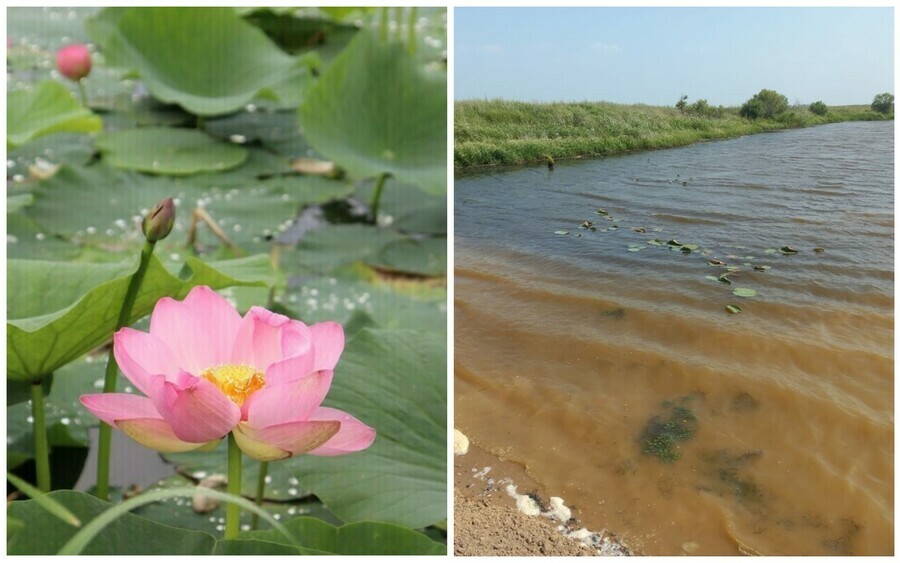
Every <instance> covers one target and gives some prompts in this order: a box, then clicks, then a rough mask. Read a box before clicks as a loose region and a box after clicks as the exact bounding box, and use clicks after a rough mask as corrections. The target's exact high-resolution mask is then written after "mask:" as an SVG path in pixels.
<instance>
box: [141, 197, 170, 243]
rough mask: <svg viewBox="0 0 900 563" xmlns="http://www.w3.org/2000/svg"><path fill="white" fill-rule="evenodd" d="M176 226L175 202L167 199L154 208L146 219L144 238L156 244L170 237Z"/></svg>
mask: <svg viewBox="0 0 900 563" xmlns="http://www.w3.org/2000/svg"><path fill="white" fill-rule="evenodd" d="M174 224H175V202H174V201H172V198H170V197H167V198H166V199H164V200H162V201H161V202H159V203H157V204H156V205H155V206H153V209H151V210H150V213H148V214H147V216H146V217H145V218H144V224H143V228H144V236H145V237H147V240H148V241H150V242H156V241H159V240H162V239H164V238H166V237H167V236H169V233H171V232H172V226H173V225H174Z"/></svg>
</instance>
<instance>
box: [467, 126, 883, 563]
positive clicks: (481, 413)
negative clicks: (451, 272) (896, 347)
mask: <svg viewBox="0 0 900 563" xmlns="http://www.w3.org/2000/svg"><path fill="white" fill-rule="evenodd" d="M893 152H894V151H893V124H892V123H890V122H876V123H844V124H835V125H828V126H822V127H816V128H810V129H801V130H795V131H787V132H783V133H775V134H764V135H755V136H750V137H744V138H740V139H734V140H729V141H720V142H714V143H705V144H698V145H693V146H690V147H686V148H681V149H672V150H665V151H657V152H648V153H638V154H633V155H628V156H624V157H618V158H608V159H604V160H591V161H574V162H560V163H558V164H557V166H556V170H554V171H553V172H548V171H547V170H546V169H544V168H537V167H535V168H524V169H513V170H502V171H491V172H488V173H480V174H470V175H463V176H462V177H459V178H458V179H457V182H456V187H455V191H456V195H455V197H456V218H455V229H456V244H455V248H456V272H455V275H456V277H455V299H456V302H455V326H456V335H455V339H456V358H455V364H456V387H455V389H456V404H455V409H456V418H457V422H456V426H457V427H458V428H460V429H461V430H462V431H463V432H465V433H466V434H467V435H469V436H470V437H471V438H472V439H473V440H474V441H475V442H476V443H477V444H479V445H481V446H482V447H485V448H486V449H489V450H490V451H492V452H494V453H495V454H497V455H500V456H501V457H503V458H506V459H511V460H515V461H518V462H521V463H523V464H525V465H526V466H527V469H528V472H529V473H530V474H531V475H532V476H533V477H534V478H535V479H536V480H537V481H539V482H540V483H542V484H543V485H544V486H546V488H547V490H548V491H551V492H552V494H558V495H559V496H562V497H563V498H565V499H566V500H567V501H570V502H572V503H573V504H576V506H577V507H578V509H579V510H580V512H581V514H582V516H583V518H584V520H585V523H586V525H587V526H588V527H589V528H591V527H594V528H602V527H608V528H609V529H612V530H615V531H616V532H618V533H620V534H622V535H623V536H624V537H625V538H626V539H628V540H630V541H631V542H632V544H633V545H634V546H635V547H637V548H638V549H639V550H642V551H643V552H645V553H648V554H678V553H682V552H683V549H687V550H689V551H691V552H693V553H695V554H737V553H738V552H739V551H742V552H745V553H763V554H851V553H852V554H882V555H884V554H892V553H893V503H894V498H893V457H894V451H893V396H894V391H893V304H894V297H893V254H894V248H893V240H894V238H893V228H894V221H893V198H894V195H893ZM598 209H602V212H598ZM584 221H589V222H590V227H593V230H591V229H590V228H579V225H582V223H583V222H584ZM613 226H615V227H617V228H616V229H612V227H613ZM556 231H567V232H568V234H565V235H563V234H555V232H556ZM650 241H653V242H650ZM669 241H675V242H676V243H678V245H674V244H668V243H669ZM685 245H690V246H689V247H688V248H689V249H691V251H690V252H688V251H687V250H684V249H683V247H684V246H685ZM694 245H696V246H694ZM785 246H790V247H793V248H794V249H797V250H798V251H799V252H798V253H797V254H793V255H786V254H783V253H781V252H779V251H778V249H780V248H782V247H785ZM814 249H819V250H818V251H816V250H814ZM713 260H718V261H720V262H723V263H724V264H725V265H710V261H713ZM713 263H715V262H713ZM762 266H768V268H762ZM723 274H724V277H725V281H720V278H721V276H723ZM726 281H727V282H730V283H726ZM739 287H743V288H748V289H753V290H756V292H757V296H756V297H752V298H741V297H736V296H735V295H734V294H733V293H732V292H733V290H734V289H736V288H739ZM729 304H735V305H739V306H740V307H741V309H742V312H741V313H739V314H730V313H728V312H726V310H725V307H726V305H729ZM570 499H571V500H570Z"/></svg>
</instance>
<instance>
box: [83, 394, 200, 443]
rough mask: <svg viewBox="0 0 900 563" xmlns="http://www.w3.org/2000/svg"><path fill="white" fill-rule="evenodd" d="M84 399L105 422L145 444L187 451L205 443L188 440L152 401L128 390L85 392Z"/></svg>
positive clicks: (90, 409)
mask: <svg viewBox="0 0 900 563" xmlns="http://www.w3.org/2000/svg"><path fill="white" fill-rule="evenodd" d="M81 403H82V404H83V405H84V406H85V407H86V408H87V409H88V410H89V411H91V412H92V413H93V414H94V415H95V416H96V417H97V418H99V419H100V420H102V421H103V422H105V423H107V424H109V425H110V426H113V427H115V428H118V429H119V430H121V431H123V432H124V433H125V434H127V435H128V436H130V437H131V438H132V439H133V440H134V441H136V442H138V443H139V444H141V445H142V446H146V447H148V448H150V449H153V450H156V451H160V452H187V451H191V450H196V449H198V448H202V447H204V446H205V445H206V443H195V442H185V441H184V440H180V439H179V438H178V437H177V436H175V433H174V432H173V431H172V425H171V424H169V423H168V422H166V421H165V420H163V419H162V417H161V416H160V415H159V413H158V412H157V411H156V407H155V406H153V401H151V400H150V399H148V398H146V397H138V396H137V395H130V394H127V393H101V394H96V395H82V396H81Z"/></svg>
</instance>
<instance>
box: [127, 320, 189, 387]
mask: <svg viewBox="0 0 900 563" xmlns="http://www.w3.org/2000/svg"><path fill="white" fill-rule="evenodd" d="M113 353H114V355H115V358H116V363H117V364H119V368H121V369H122V373H124V374H125V377H127V378H128V380H129V381H131V382H132V383H134V386H135V387H137V388H138V389H139V390H140V391H141V393H144V394H145V395H146V394H148V393H149V386H150V377H151V376H153V375H166V376H172V377H174V376H176V375H178V373H179V372H180V371H181V369H180V367H179V365H178V361H177V360H176V359H175V355H174V354H173V353H172V351H171V350H170V349H169V347H168V346H166V344H165V342H163V341H162V340H160V339H159V338H157V337H155V336H153V335H152V334H148V333H146V332H141V331H139V330H134V329H131V328H123V329H122V330H120V331H119V332H117V333H116V334H115V336H113Z"/></svg>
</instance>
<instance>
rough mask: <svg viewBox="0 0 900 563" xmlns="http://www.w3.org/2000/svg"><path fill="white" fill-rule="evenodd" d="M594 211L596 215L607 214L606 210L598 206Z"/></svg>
mask: <svg viewBox="0 0 900 563" xmlns="http://www.w3.org/2000/svg"><path fill="white" fill-rule="evenodd" d="M594 213H596V214H597V215H609V212H607V211H606V210H605V209H603V208H602V207H600V208H598V209H597V211H594Z"/></svg>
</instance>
